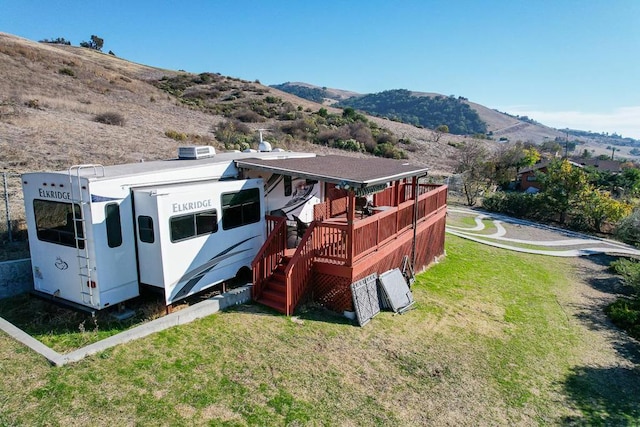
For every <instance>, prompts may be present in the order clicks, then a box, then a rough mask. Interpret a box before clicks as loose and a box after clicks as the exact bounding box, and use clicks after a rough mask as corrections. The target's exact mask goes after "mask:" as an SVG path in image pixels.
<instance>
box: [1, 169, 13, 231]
mask: <svg viewBox="0 0 640 427" xmlns="http://www.w3.org/2000/svg"><path fill="white" fill-rule="evenodd" d="M2 182H3V185H4V209H5V212H6V213H7V232H8V234H9V243H12V242H13V230H11V213H9V190H8V188H7V173H6V172H2Z"/></svg>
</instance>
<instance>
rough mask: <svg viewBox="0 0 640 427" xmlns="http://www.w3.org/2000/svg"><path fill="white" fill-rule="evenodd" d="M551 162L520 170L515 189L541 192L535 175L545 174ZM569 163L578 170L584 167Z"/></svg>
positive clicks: (547, 161)
mask: <svg viewBox="0 0 640 427" xmlns="http://www.w3.org/2000/svg"><path fill="white" fill-rule="evenodd" d="M602 161H603V160H601V162H602ZM551 162H552V160H547V159H545V160H542V161H540V162H539V163H536V164H535V165H533V166H531V167H528V168H525V169H522V170H521V171H520V173H519V174H518V178H517V183H516V184H517V189H518V190H520V191H524V192H527V193H537V192H538V191H540V190H542V185H541V184H540V181H538V177H537V175H538V173H539V172H541V173H547V168H548V166H549V164H550V163H551ZM569 163H571V165H572V166H575V167H578V168H583V167H584V165H582V164H579V163H576V162H572V161H569Z"/></svg>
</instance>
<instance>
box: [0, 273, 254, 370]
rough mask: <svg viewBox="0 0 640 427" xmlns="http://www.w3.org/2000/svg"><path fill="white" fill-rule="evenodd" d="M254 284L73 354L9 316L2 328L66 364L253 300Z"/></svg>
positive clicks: (51, 359) (55, 361)
mask: <svg viewBox="0 0 640 427" xmlns="http://www.w3.org/2000/svg"><path fill="white" fill-rule="evenodd" d="M251 287H252V285H245V286H241V287H239V288H236V289H232V290H230V291H229V292H225V293H224V294H222V295H216V296H215V297H212V298H209V299H207V300H205V301H202V302H199V303H198V304H195V305H193V306H191V307H187V308H185V309H183V310H180V311H176V312H174V313H171V314H168V315H166V316H163V317H160V318H158V319H155V320H152V321H150V322H148V323H145V324H142V325H140V326H136V327H135V328H132V329H129V330H126V331H123V332H120V333H119V334H117V335H113V336H111V337H109V338H105V339H103V340H102V341H98V342H96V343H93V344H89V345H88V346H86V347H83V348H80V349H78V350H74V351H72V352H70V353H66V354H61V353H58V352H56V351H54V350H52V349H51V348H49V347H47V346H46V345H44V344H42V343H41V342H40V341H38V340H36V339H35V338H33V337H32V336H30V335H29V334H27V333H26V332H24V331H22V330H21V329H19V328H17V327H15V326H14V325H12V324H11V323H9V322H7V321H6V320H5V319H3V318H1V317H0V329H2V330H3V331H4V332H6V333H7V334H8V335H9V336H11V337H12V338H13V339H15V340H16V341H19V342H21V343H22V344H24V345H26V346H27V347H29V348H30V349H32V350H33V351H35V352H36V353H38V354H40V355H42V356H44V357H45V358H46V359H47V360H49V362H51V363H52V364H53V365H55V366H64V365H66V364H67V363H72V362H77V361H80V360H82V359H84V358H85V357H87V356H90V355H92V354H96V353H99V352H101V351H104V350H107V349H109V348H111V347H114V346H116V345H119V344H124V343H127V342H129V341H133V340H136V339H139V338H143V337H146V336H148V335H151V334H153V333H156V332H160V331H163V330H165V329H168V328H171V327H173V326H178V325H184V324H185V323H189V322H193V321H194V320H196V319H200V318H202V317H206V316H209V315H211V314H213V313H216V312H218V311H220V310H224V309H225V308H228V307H231V306H233V305H238V304H244V303H247V302H249V301H251Z"/></svg>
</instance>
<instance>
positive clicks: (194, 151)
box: [178, 145, 216, 160]
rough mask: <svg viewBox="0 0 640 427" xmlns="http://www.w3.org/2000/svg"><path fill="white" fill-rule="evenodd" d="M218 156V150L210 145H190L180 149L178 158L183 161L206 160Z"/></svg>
mask: <svg viewBox="0 0 640 427" xmlns="http://www.w3.org/2000/svg"><path fill="white" fill-rule="evenodd" d="M215 155H216V149H215V148H213V147H212V146H210V145H190V146H185V147H178V158H179V159H181V160H193V159H204V158H206V157H213V156H215Z"/></svg>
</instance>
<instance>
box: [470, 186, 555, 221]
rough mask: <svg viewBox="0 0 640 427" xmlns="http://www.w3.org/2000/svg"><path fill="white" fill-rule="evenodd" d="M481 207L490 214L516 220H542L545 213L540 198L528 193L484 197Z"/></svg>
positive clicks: (502, 193)
mask: <svg viewBox="0 0 640 427" xmlns="http://www.w3.org/2000/svg"><path fill="white" fill-rule="evenodd" d="M482 207H483V208H484V209H486V210H488V211H490V212H500V213H504V214H506V215H510V216H514V217H516V218H530V219H544V218H545V217H546V213H545V210H544V203H541V202H540V196H539V195H536V194H528V193H504V192H502V191H500V192H496V193H493V194H491V195H489V196H486V197H485V198H484V199H483V201H482Z"/></svg>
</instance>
